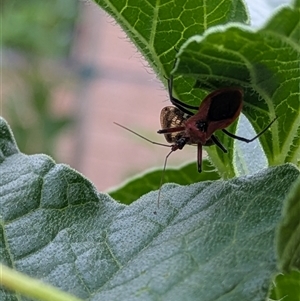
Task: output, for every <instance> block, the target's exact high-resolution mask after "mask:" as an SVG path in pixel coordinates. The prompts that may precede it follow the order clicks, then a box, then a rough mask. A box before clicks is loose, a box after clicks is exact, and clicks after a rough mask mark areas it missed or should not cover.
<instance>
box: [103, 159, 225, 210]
mask: <svg viewBox="0 0 300 301" xmlns="http://www.w3.org/2000/svg"><path fill="white" fill-rule="evenodd" d="M202 164H203V169H204V170H205V172H202V173H199V172H198V170H197V165H196V163H195V162H193V163H189V164H186V165H183V166H181V167H179V168H169V169H166V170H165V172H164V175H163V181H164V182H166V183H177V184H181V185H187V184H193V183H195V182H200V181H209V180H211V181H212V180H218V179H220V176H219V174H218V173H217V171H216V170H215V168H214V167H213V166H212V165H211V164H210V162H209V161H208V160H203V162H202ZM161 177H162V170H161V169H158V170H153V171H146V172H145V173H143V174H141V175H137V176H136V177H134V178H133V179H129V180H128V181H127V182H125V183H124V184H121V185H120V187H119V188H115V189H114V190H111V191H110V192H108V193H109V195H110V196H111V197H112V198H114V199H115V200H118V201H119V202H120V203H122V204H127V205H129V204H131V203H132V202H134V201H135V200H137V199H138V198H139V197H141V196H142V195H143V194H146V193H148V192H150V191H152V190H157V189H159V186H160V181H161Z"/></svg>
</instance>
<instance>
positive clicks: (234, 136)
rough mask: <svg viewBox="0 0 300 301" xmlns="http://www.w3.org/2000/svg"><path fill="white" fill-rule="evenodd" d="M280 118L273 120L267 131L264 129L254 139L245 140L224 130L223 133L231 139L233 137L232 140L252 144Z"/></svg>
mask: <svg viewBox="0 0 300 301" xmlns="http://www.w3.org/2000/svg"><path fill="white" fill-rule="evenodd" d="M277 118H278V117H276V118H274V119H273V120H272V122H271V123H270V124H269V125H268V126H267V127H266V128H265V129H263V130H262V131H261V132H260V133H258V134H257V135H256V136H255V137H253V138H252V139H247V138H244V137H240V136H236V135H234V134H232V133H230V132H228V131H227V130H225V129H222V131H223V132H224V133H225V134H226V135H228V136H229V137H231V138H234V139H237V140H240V141H244V142H246V143H249V142H252V141H254V140H255V139H257V138H258V137H259V136H260V135H262V134H263V133H264V132H265V131H266V130H267V129H268V128H269V127H270V126H271V125H272V124H273V123H274V122H275V120H276V119H277Z"/></svg>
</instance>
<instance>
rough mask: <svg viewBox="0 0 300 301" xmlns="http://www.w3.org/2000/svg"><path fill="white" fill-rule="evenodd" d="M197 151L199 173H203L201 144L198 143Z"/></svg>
mask: <svg viewBox="0 0 300 301" xmlns="http://www.w3.org/2000/svg"><path fill="white" fill-rule="evenodd" d="M197 151H198V155H197V165H198V172H202V144H201V143H198V147H197Z"/></svg>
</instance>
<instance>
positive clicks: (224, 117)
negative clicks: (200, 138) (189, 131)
mask: <svg viewBox="0 0 300 301" xmlns="http://www.w3.org/2000/svg"><path fill="white" fill-rule="evenodd" d="M206 99H208V100H210V101H209V108H208V111H207V122H208V128H207V137H210V136H211V135H212V134H213V133H214V132H215V131H216V130H221V129H224V128H226V127H228V126H229V125H230V124H231V123H233V122H234V121H235V120H236V118H237V117H238V116H239V115H240V113H241V110H242V106H243V91H242V90H241V89H239V88H224V89H219V90H217V91H215V92H213V93H211V94H210V95H208V97H207V98H206ZM201 105H202V104H201ZM200 109H201V108H200ZM200 109H199V111H200Z"/></svg>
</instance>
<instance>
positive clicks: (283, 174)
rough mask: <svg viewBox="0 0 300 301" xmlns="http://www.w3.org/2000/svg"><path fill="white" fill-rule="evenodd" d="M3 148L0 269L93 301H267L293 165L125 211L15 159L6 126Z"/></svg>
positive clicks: (66, 171)
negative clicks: (278, 226)
mask: <svg viewBox="0 0 300 301" xmlns="http://www.w3.org/2000/svg"><path fill="white" fill-rule="evenodd" d="M0 146H1V149H0V154H1V158H2V161H1V164H0V171H1V177H0V187H1V190H0V217H1V220H0V227H1V237H0V239H1V240H0V254H1V262H2V263H4V264H6V265H8V266H10V267H13V268H14V269H16V270H19V271H21V272H23V273H25V274H28V275H30V276H32V277H35V278H39V279H40V280H42V281H44V282H46V283H51V284H52V285H54V286H57V287H59V288H60V289H62V290H65V291H67V292H70V293H72V294H74V295H76V296H77V297H79V298H82V299H89V300H91V301H104V300H109V301H110V300H130V301H132V300H158V299H159V300H172V301H176V300H180V301H181V300H186V301H192V300H199V297H201V300H203V301H206V300H207V301H208V300H216V299H217V300H220V301H222V300H224V301H225V300H228V298H230V300H237V301H240V300H243V301H247V300H249V301H250V300H251V301H253V300H265V299H266V297H267V295H268V287H269V283H270V279H271V277H272V275H273V274H274V273H275V271H276V252H275V247H274V238H275V232H276V227H277V223H278V221H279V219H280V215H281V210H282V203H283V200H284V199H285V198H286V195H287V193H288V191H289V189H290V187H291V185H292V183H293V182H294V181H295V180H296V179H297V177H298V176H299V170H298V169H296V168H295V167H294V166H292V165H289V164H286V165H284V166H278V167H273V168H269V169H266V170H263V171H262V172H260V173H258V174H256V175H253V176H246V177H241V178H235V179H232V180H228V181H221V180H219V181H213V182H212V181H206V182H200V183H196V184H193V185H189V186H179V185H175V184H173V185H164V186H163V188H162V192H161V193H162V194H161V195H162V198H161V206H160V208H159V210H157V207H156V200H157V192H151V193H149V194H147V195H144V196H143V197H142V198H141V199H140V200H138V201H136V202H134V203H133V204H131V205H130V206H125V205H121V204H119V203H117V202H115V201H114V200H113V199H112V198H110V197H109V196H107V195H106V194H102V193H97V191H96V190H95V188H94V186H93V185H92V184H91V183H90V182H89V181H88V180H86V179H85V178H84V177H82V176H81V175H80V174H79V173H77V172H76V171H74V170H72V169H71V168H69V167H67V166H65V165H61V164H55V163H54V162H53V160H51V159H50V158H49V157H47V156H44V155H33V156H26V155H24V154H22V153H19V152H18V151H17V148H16V146H15V145H14V140H13V137H12V135H11V133H10V131H9V129H8V127H7V124H6V123H5V122H4V121H3V120H2V119H0ZM154 210H156V211H157V214H154V213H153V212H154ZM0 293H1V294H2V296H3V295H4V294H6V292H5V291H4V290H3V289H1V290H0ZM5 296H6V297H7V298H10V300H15V299H16V295H15V294H14V293H9V295H8V294H6V295H5ZM18 300H25V299H24V298H22V297H20V296H19V295H18Z"/></svg>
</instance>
